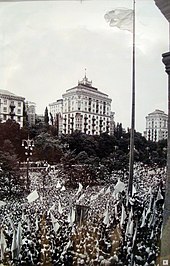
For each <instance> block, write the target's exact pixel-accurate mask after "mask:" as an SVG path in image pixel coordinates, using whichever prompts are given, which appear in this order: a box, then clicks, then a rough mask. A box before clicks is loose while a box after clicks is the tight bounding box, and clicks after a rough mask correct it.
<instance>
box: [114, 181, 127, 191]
mask: <svg viewBox="0 0 170 266" xmlns="http://www.w3.org/2000/svg"><path fill="white" fill-rule="evenodd" d="M125 187H126V185H125V183H123V182H121V181H120V179H118V181H117V183H116V185H115V187H114V193H115V194H117V193H118V192H122V191H123V190H125Z"/></svg>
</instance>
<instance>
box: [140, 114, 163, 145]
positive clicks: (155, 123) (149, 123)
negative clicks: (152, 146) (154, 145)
mask: <svg viewBox="0 0 170 266" xmlns="http://www.w3.org/2000/svg"><path fill="white" fill-rule="evenodd" d="M144 135H145V138H146V139H147V140H151V141H159V140H162V139H167V137H168V115H167V114H165V113H164V112H163V111H161V110H158V109H156V110H155V111H154V112H152V113H150V114H148V115H147V116H146V131H145V132H144Z"/></svg>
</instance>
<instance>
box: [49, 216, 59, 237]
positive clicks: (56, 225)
mask: <svg viewBox="0 0 170 266" xmlns="http://www.w3.org/2000/svg"><path fill="white" fill-rule="evenodd" d="M50 214H51V221H52V225H53V229H54V232H55V233H56V232H57V231H58V229H59V228H60V224H59V223H58V221H57V219H56V218H55V217H54V215H53V214H52V213H50Z"/></svg>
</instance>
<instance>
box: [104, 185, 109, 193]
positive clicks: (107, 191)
mask: <svg viewBox="0 0 170 266" xmlns="http://www.w3.org/2000/svg"><path fill="white" fill-rule="evenodd" d="M109 193H110V186H109V187H108V188H107V190H106V192H105V194H109Z"/></svg>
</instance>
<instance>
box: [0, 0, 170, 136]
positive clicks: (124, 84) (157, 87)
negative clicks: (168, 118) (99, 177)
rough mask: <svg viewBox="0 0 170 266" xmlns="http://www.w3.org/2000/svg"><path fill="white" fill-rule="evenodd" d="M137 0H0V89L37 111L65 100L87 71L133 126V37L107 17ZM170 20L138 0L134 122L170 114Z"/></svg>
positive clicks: (119, 118) (139, 126) (150, 0)
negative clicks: (169, 66)
mask: <svg viewBox="0 0 170 266" xmlns="http://www.w3.org/2000/svg"><path fill="white" fill-rule="evenodd" d="M118 7H126V8H132V0H89V1H88V0H82V1H78V0H77V1H71V0H69V1H59V0H58V1H33V2H32V1H25V2H6V3H5V2H1V1H0V89H5V90H8V91H10V92H12V93H14V94H16V95H19V96H23V97H25V98H26V100H28V101H33V102H35V103H36V112H37V113H38V114H44V110H45V107H46V106H47V107H48V105H49V103H52V102H55V101H56V100H57V99H60V98H61V97H62V94H63V93H65V91H66V89H69V88H72V87H74V86H76V85H77V84H78V80H81V79H82V78H83V77H84V74H85V68H86V69H87V70H86V73H87V77H88V79H89V80H92V82H93V86H94V87H97V88H98V89H99V90H100V91H102V92H104V93H106V94H108V95H109V97H110V98H111V99H112V111H114V112H115V122H116V123H117V122H119V123H122V124H123V127H124V128H125V129H127V127H130V124H131V88H132V33H131V32H129V31H125V30H120V29H118V28H116V27H110V26H109V24H108V23H107V22H106V21H105V19H104V15H105V14H106V13H107V12H108V11H110V10H113V9H115V8H118ZM168 28H169V27H168V22H167V20H166V19H165V18H164V16H163V15H162V13H161V12H160V10H159V9H158V8H157V6H156V5H155V2H154V0H136V119H135V128H136V130H137V131H139V132H141V133H143V131H144V130H145V121H146V120H145V117H146V115H147V114H148V113H151V112H152V111H154V110H155V109H160V110H163V111H165V112H166V113H167V94H168V93H167V74H166V73H165V67H164V65H163V63H162V53H165V52H168V51H169V44H168V43H169V40H168V38H169V30H168Z"/></svg>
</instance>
